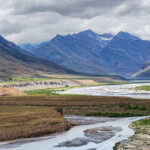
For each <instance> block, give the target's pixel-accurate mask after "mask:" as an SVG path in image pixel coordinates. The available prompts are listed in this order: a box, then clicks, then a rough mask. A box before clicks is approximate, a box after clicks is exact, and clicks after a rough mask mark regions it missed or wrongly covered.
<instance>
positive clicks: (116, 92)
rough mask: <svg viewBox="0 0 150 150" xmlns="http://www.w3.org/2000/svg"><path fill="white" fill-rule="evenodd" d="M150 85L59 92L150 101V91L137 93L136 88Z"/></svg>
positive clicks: (100, 87)
mask: <svg viewBox="0 0 150 150" xmlns="http://www.w3.org/2000/svg"><path fill="white" fill-rule="evenodd" d="M142 85H150V83H131V84H122V85H105V86H95V87H82V88H73V89H69V90H67V91H61V92H58V93H59V94H77V95H78V94H79V95H93V96H125V97H132V98H140V99H142V98H143V99H149V98H150V92H149V91H136V90H135V89H134V88H135V87H136V86H142Z"/></svg>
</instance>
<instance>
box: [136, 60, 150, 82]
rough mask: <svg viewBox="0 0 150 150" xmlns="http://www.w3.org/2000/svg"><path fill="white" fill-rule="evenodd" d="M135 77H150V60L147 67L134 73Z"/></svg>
mask: <svg viewBox="0 0 150 150" xmlns="http://www.w3.org/2000/svg"><path fill="white" fill-rule="evenodd" d="M133 78H137V79H143V78H144V79H150V62H148V63H147V64H146V65H145V67H143V68H142V69H140V70H139V71H138V72H136V73H135V74H134V75H133Z"/></svg>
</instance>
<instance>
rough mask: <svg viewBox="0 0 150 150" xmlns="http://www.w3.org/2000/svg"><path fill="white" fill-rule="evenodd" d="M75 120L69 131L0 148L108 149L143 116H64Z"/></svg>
mask: <svg viewBox="0 0 150 150" xmlns="http://www.w3.org/2000/svg"><path fill="white" fill-rule="evenodd" d="M65 118H66V119H67V120H68V122H72V123H73V122H74V123H77V124H78V125H79V126H74V127H73V128H71V129H70V130H69V131H67V132H64V133H60V134H53V135H50V136H45V137H39V138H32V139H23V140H18V141H13V142H8V143H5V144H4V145H2V147H0V149H1V150H7V149H11V150H26V149H36V150H43V149H44V150H68V149H70V150H76V149H78V150H112V147H113V146H114V145H115V143H116V142H119V141H122V140H127V139H128V137H130V136H132V135H133V134H134V132H133V130H132V129H130V128H129V127H128V126H129V124H131V123H132V122H134V121H137V120H140V119H142V118H144V117H129V118H128V117H127V118H107V117H85V116H65Z"/></svg>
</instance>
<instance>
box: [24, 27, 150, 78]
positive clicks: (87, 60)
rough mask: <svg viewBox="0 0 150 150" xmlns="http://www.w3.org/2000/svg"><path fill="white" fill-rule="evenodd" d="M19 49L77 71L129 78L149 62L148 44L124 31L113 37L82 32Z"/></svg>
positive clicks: (148, 42) (149, 49) (59, 36)
mask: <svg viewBox="0 0 150 150" xmlns="http://www.w3.org/2000/svg"><path fill="white" fill-rule="evenodd" d="M25 46H27V45H26V44H24V46H23V45H22V48H24V49H26V50H28V51H30V52H32V53H33V54H34V55H36V56H38V57H41V58H44V59H46V60H50V61H53V62H55V63H56V64H59V65H62V66H65V67H67V68H70V69H73V70H75V71H79V72H85V73H93V74H118V75H122V76H124V77H130V76H131V75H133V74H134V73H136V72H137V71H139V70H140V69H141V68H143V67H144V65H145V63H146V62H147V61H149V60H150V41H145V40H142V39H140V38H138V37H136V36H134V35H131V34H129V33H127V32H119V33H118V34H116V35H111V34H97V33H95V32H93V31H92V30H86V31H83V32H80V33H78V34H72V35H66V36H61V35H57V36H56V37H54V38H53V39H52V40H50V41H46V42H45V43H42V44H39V45H36V46H34V45H32V48H31V49H28V48H27V47H25Z"/></svg>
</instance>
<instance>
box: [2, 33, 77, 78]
mask: <svg viewBox="0 0 150 150" xmlns="http://www.w3.org/2000/svg"><path fill="white" fill-rule="evenodd" d="M38 72H47V73H62V74H63V73H75V72H74V71H71V70H69V69H66V68H65V67H61V66H59V65H56V64H55V63H53V62H50V61H47V60H44V59H41V58H37V57H36V56H34V55H33V54H31V53H28V52H26V51H24V50H23V49H21V48H20V47H18V46H17V45H15V44H14V43H12V42H10V41H7V40H6V39H4V38H3V37H2V36H0V76H6V75H36V74H38Z"/></svg>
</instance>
